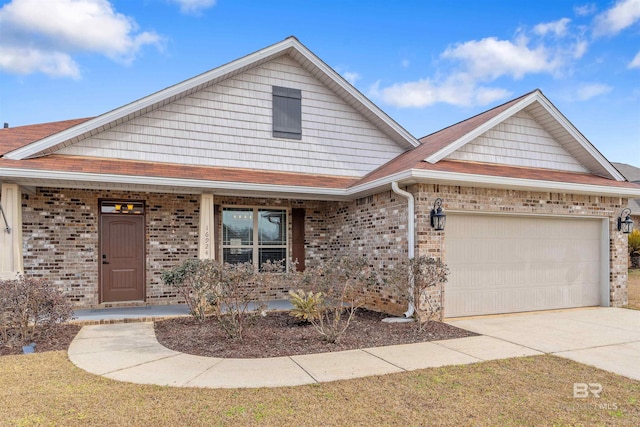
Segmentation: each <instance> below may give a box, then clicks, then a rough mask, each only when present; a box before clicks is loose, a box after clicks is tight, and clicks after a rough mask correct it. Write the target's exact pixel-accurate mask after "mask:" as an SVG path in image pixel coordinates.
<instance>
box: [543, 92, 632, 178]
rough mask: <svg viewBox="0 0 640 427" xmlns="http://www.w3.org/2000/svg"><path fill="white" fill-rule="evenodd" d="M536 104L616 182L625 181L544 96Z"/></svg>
mask: <svg viewBox="0 0 640 427" xmlns="http://www.w3.org/2000/svg"><path fill="white" fill-rule="evenodd" d="M538 98H539V99H538V102H540V105H542V106H543V107H544V108H545V109H546V110H547V111H548V112H549V114H551V116H552V117H553V118H554V119H555V120H556V121H557V122H558V123H560V124H561V125H562V127H563V128H564V129H565V130H566V131H567V132H568V133H569V134H570V135H571V137H572V138H573V139H575V140H576V141H577V142H578V143H579V144H580V145H581V146H582V148H584V149H585V150H586V151H587V153H589V155H590V156H591V157H592V158H593V159H594V160H595V161H596V162H598V164H600V166H602V167H603V168H604V169H605V170H606V171H607V172H608V173H609V175H610V177H611V178H613V179H615V180H616V181H626V180H627V179H626V178H625V177H624V175H622V174H621V173H620V172H619V171H618V170H617V169H616V168H615V167H614V166H613V165H612V164H611V162H609V161H608V160H607V159H606V158H605V157H604V156H603V155H602V153H600V151H598V149H597V148H595V147H594V146H593V144H591V143H590V142H589V140H587V139H586V138H585V137H584V135H582V133H580V131H579V130H578V129H576V127H575V126H573V124H572V123H571V122H570V121H569V120H567V118H566V117H565V116H564V115H563V114H562V113H561V112H560V111H559V110H558V109H557V108H556V107H555V105H553V104H552V103H551V101H549V100H548V99H547V98H546V97H545V96H544V95H542V94H540V96H539V97H538Z"/></svg>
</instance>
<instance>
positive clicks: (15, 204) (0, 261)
mask: <svg viewBox="0 0 640 427" xmlns="http://www.w3.org/2000/svg"><path fill="white" fill-rule="evenodd" d="M1 197H2V198H0V204H2V210H3V211H4V217H3V216H2V214H1V213H0V279H13V278H15V277H16V275H17V274H18V273H21V272H23V270H24V269H23V265H22V193H21V191H20V187H19V186H18V185H17V184H5V183H3V184H2V196H1ZM5 218H6V223H5ZM7 226H8V227H9V230H7Z"/></svg>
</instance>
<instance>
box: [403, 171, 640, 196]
mask: <svg viewBox="0 0 640 427" xmlns="http://www.w3.org/2000/svg"><path fill="white" fill-rule="evenodd" d="M411 177H412V178H414V179H415V180H417V181H426V182H430V183H433V182H441V183H450V184H456V185H460V184H462V185H469V186H475V187H478V186H479V187H490V188H508V189H516V190H532V191H543V192H550V191H551V192H557V193H568V194H589V195H599V196H610V197H627V198H628V197H638V196H640V188H638V189H634V188H625V187H613V186H606V185H593V184H577V183H571V182H561V181H543V180H536V179H526V178H511V177H503V176H492V175H479V174H465V173H459V172H443V171H429V170H423V169H412V170H411Z"/></svg>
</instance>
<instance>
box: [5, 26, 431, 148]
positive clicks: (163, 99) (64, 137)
mask: <svg viewBox="0 0 640 427" xmlns="http://www.w3.org/2000/svg"><path fill="white" fill-rule="evenodd" d="M282 55H289V56H290V57H291V58H293V59H294V60H295V61H297V62H298V63H299V64H300V65H301V66H302V67H304V68H305V69H307V70H308V71H309V72H310V73H311V74H313V75H314V76H315V77H316V78H318V79H319V80H320V81H321V82H323V83H324V84H325V85H326V86H327V87H329V88H330V89H331V90H333V91H334V92H335V93H336V94H337V95H338V96H339V97H341V98H342V99H344V100H345V101H346V102H347V103H349V104H350V105H351V106H352V107H354V108H355V109H356V110H357V111H358V112H359V113H360V114H362V115H363V116H364V117H365V118H366V119H367V120H369V121H370V122H371V123H373V124H374V125H376V126H377V127H378V128H379V129H380V130H381V131H382V132H384V133H385V134H387V135H388V136H389V137H390V138H391V139H392V140H394V141H396V143H398V144H400V145H401V146H403V147H404V148H412V147H416V146H418V145H420V143H419V142H418V141H417V140H416V139H415V138H414V137H413V136H412V135H411V134H410V133H409V132H407V131H406V130H405V129H404V128H402V126H400V125H399V124H398V123H397V122H395V121H394V120H393V119H391V118H390V117H389V116H388V115H387V114H386V113H385V112H384V111H382V110H381V109H380V108H379V107H377V106H376V105H375V104H374V103H372V102H371V101H370V100H369V99H368V98H367V97H365V96H364V95H363V94H362V93H360V92H359V91H358V90H357V89H356V88H355V87H353V86H352V85H351V84H350V83H349V82H347V81H346V80H345V79H344V78H343V77H342V76H340V75H339V74H338V73H336V72H335V71H334V70H333V69H332V68H331V67H329V66H328V65H327V64H325V63H324V62H323V61H322V60H321V59H320V58H318V57H317V56H316V55H315V54H313V53H312V52H311V51H310V50H309V49H307V47H306V46H304V45H303V44H302V43H300V42H299V41H298V40H297V39H296V38H295V37H288V38H286V39H285V40H283V41H281V42H279V43H276V44H274V45H271V46H269V47H266V48H264V49H261V50H259V51H257V52H254V53H252V54H250V55H247V56H245V57H242V58H240V59H237V60H235V61H232V62H230V63H227V64H225V65H222V66H220V67H218V68H215V69H213V70H211V71H208V72H206V73H203V74H200V75H198V76H196V77H193V78H191V79H188V80H185V81H183V82H181V83H178V84H176V85H173V86H170V87H168V88H166V89H163V90H161V91H159V92H156V93H154V94H151V95H149V96H146V97H144V98H141V99H139V100H137V101H134V102H132V103H130V104H127V105H124V106H122V107H120V108H117V109H115V110H112V111H109V112H107V113H105V114H102V115H100V116H98V117H94V118H92V119H90V120H87V121H84V122H81V123H78V124H76V125H74V126H71V127H68V128H66V129H64V130H62V131H60V132H58V133H55V134H51V135H49V136H45V137H41V138H39V139H37V140H34V141H32V142H31V143H29V144H26V145H22V146H20V147H18V148H13V149H12V150H11V151H6V152H5V153H4V156H5V157H6V158H9V159H13V160H23V159H26V158H30V157H38V156H42V155H46V154H51V153H54V152H55V151H57V150H58V149H60V148H62V147H66V146H68V145H71V144H73V143H75V142H77V141H79V140H82V139H84V138H87V137H88V136H91V135H93V134H95V133H97V132H102V131H105V130H108V129H110V128H112V127H114V126H117V125H119V124H120V123H124V122H126V121H128V120H130V119H132V118H134V117H138V116H141V115H143V114H146V113H148V112H150V111H153V110H155V109H157V108H159V107H161V106H163V105H166V104H169V103H172V102H174V101H176V100H178V99H181V98H183V97H186V96H188V95H191V94H193V93H195V92H198V91H200V90H202V89H204V88H206V87H208V86H211V85H214V84H216V83H218V82H220V81H222V80H225V79H227V78H230V77H232V76H235V75H237V74H240V73H243V72H245V71H247V70H249V69H251V68H253V67H257V66H259V65H261V64H264V63H266V62H268V61H271V60H273V59H275V58H278V57H280V56H282Z"/></svg>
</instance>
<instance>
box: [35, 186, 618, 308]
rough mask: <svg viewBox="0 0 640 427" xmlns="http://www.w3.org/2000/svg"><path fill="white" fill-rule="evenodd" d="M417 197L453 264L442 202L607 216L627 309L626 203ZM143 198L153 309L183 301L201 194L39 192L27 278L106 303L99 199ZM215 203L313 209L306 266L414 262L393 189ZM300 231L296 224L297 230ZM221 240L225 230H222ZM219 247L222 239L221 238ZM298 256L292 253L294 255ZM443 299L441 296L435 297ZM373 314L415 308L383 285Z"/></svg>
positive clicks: (448, 191)
mask: <svg viewBox="0 0 640 427" xmlns="http://www.w3.org/2000/svg"><path fill="white" fill-rule="evenodd" d="M408 190H409V191H410V192H412V193H413V194H414V195H415V197H416V235H417V240H416V255H428V256H434V257H440V256H444V257H445V262H446V254H443V250H444V239H445V237H446V230H445V231H444V232H436V231H434V230H433V229H432V228H431V227H430V225H429V211H430V210H431V208H432V206H433V201H434V200H435V198H437V197H441V198H442V199H443V201H444V208H445V211H446V210H456V211H467V212H474V211H477V212H511V213H528V214H554V215H556V214H557V215H563V214H567V215H576V216H580V215H589V216H593V215H598V216H607V217H609V219H610V221H609V222H610V236H611V239H610V247H611V265H610V284H611V304H612V305H614V306H620V305H623V304H626V298H627V296H626V281H627V249H626V248H627V245H626V238H625V236H623V235H621V233H619V232H617V230H616V219H617V215H619V212H620V210H621V208H622V206H623V205H626V200H624V199H620V198H603V197H594V196H580V195H564V194H557V193H542V192H527V191H513V190H500V189H482V188H471V187H460V186H444V185H428V184H421V185H413V186H411V187H409V189H408ZM100 198H104V199H124V200H144V201H145V203H146V213H145V215H146V239H147V243H146V262H147V273H146V286H147V302H148V303H152V304H165V303H175V302H178V301H180V298H179V297H178V296H177V295H176V294H175V293H174V292H173V291H172V290H171V289H169V288H167V287H166V286H164V284H163V283H162V281H161V278H160V275H161V273H162V271H164V270H166V269H169V268H172V267H174V266H176V265H178V264H180V263H181V262H183V261H184V260H185V259H188V258H196V257H197V256H198V224H199V199H200V198H199V196H197V195H193V196H188V195H175V194H157V193H139V192H116V191H91V190H73V189H55V188H39V189H37V191H36V193H35V194H25V195H23V236H24V264H25V270H26V272H27V274H31V275H35V276H41V277H47V278H48V279H50V280H51V281H52V282H53V283H54V284H55V285H56V286H59V287H61V288H63V289H64V291H65V292H66V293H67V295H68V296H69V298H70V299H71V300H72V301H73V302H74V304H76V305H77V306H79V307H93V306H97V305H98V256H99V254H98V218H99V212H98V199H100ZM215 204H216V205H220V206H224V205H238V206H268V207H282V208H285V209H292V208H304V209H305V247H306V253H305V256H306V260H305V261H306V264H307V265H308V266H312V265H314V264H316V263H317V262H318V261H319V260H321V259H324V258H326V257H329V256H340V255H342V254H352V255H366V256H367V257H368V258H369V260H370V263H371V265H372V266H373V267H374V268H376V269H378V270H381V269H382V270H384V269H387V268H394V267H395V265H396V264H397V262H398V261H399V260H402V259H405V258H406V257H407V235H406V233H407V230H406V226H407V200H406V199H405V198H404V197H401V196H399V195H396V194H395V193H393V192H392V191H385V192H382V193H379V194H375V195H372V196H368V197H365V198H362V199H358V200H355V201H349V202H324V201H304V200H287V199H270V198H241V197H224V196H215ZM288 227H289V233H290V232H291V221H289V224H288ZM217 231H218V233H219V234H218V235H219V236H220V234H221V231H222V227H221V223H220V221H219V222H218V226H217ZM219 241H220V240H219ZM289 255H290V256H291V252H290V253H289ZM287 291H288V289H280V288H273V287H262V288H261V287H256V289H255V292H256V294H255V296H256V297H258V298H260V299H272V298H286V297H287ZM429 297H430V298H432V300H434V301H436V300H437V301H439V300H440V299H441V295H440V293H439V290H434V292H432V294H431V295H430V296H429ZM369 306H370V307H371V308H374V309H377V310H381V311H385V312H389V313H393V314H400V313H402V312H403V311H404V310H405V309H406V302H404V301H402V300H401V299H400V298H399V297H398V293H397V291H395V290H394V289H391V288H390V287H387V286H384V285H383V284H379V285H378V286H377V287H376V288H375V289H374V291H373V292H372V293H371V294H370V295H369Z"/></svg>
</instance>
